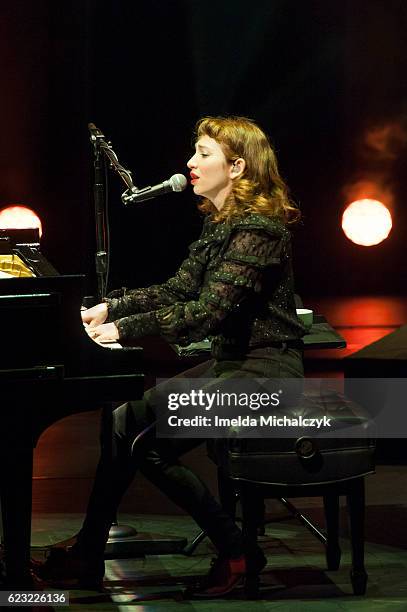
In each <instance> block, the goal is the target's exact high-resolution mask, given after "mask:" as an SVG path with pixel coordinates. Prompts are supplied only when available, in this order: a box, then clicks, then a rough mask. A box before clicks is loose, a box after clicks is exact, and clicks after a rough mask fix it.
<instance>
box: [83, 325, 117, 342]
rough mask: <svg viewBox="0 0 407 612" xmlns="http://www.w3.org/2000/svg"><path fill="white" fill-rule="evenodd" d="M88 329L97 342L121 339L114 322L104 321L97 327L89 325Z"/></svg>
mask: <svg viewBox="0 0 407 612" xmlns="http://www.w3.org/2000/svg"><path fill="white" fill-rule="evenodd" d="M86 331H87V332H88V334H89V336H90V337H91V338H92V340H95V341H96V342H114V341H116V340H118V339H119V330H118V329H117V327H116V325H115V324H114V323H103V325H98V326H97V327H90V326H89V327H88V328H87V330H86Z"/></svg>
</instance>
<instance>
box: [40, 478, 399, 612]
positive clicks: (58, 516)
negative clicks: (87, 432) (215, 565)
mask: <svg viewBox="0 0 407 612" xmlns="http://www.w3.org/2000/svg"><path fill="white" fill-rule="evenodd" d="M406 479H407V468H406V467H404V466H402V467H392V466H379V468H378V472H377V474H376V475H373V476H370V477H368V478H367V480H366V484H367V506H366V569H367V572H368V574H369V581H368V587H367V595H366V596H364V597H355V596H354V595H353V594H352V589H351V585H350V580H349V570H350V550H349V540H348V538H347V523H346V509H345V508H344V507H342V508H341V547H342V551H343V556H342V562H341V567H340V569H339V571H337V572H328V571H326V570H325V558H324V551H323V546H322V545H321V544H320V542H319V541H318V540H317V539H316V538H315V537H313V536H312V535H311V534H310V533H309V532H308V531H307V530H306V529H305V528H304V527H302V526H301V525H300V524H299V523H298V521H297V520H296V519H294V518H291V517H290V516H289V514H288V513H287V511H286V510H285V509H284V508H283V507H282V505H281V504H280V503H279V502H278V501H276V500H273V501H270V500H269V501H268V502H267V503H268V509H267V516H268V518H269V519H270V520H271V522H270V523H269V524H268V525H267V528H266V536H264V537H262V538H260V542H261V545H262V547H263V549H264V551H265V552H266V554H267V558H268V565H267V567H266V569H265V570H264V573H263V574H262V580H261V582H262V588H261V589H262V590H261V599H260V600H258V601H251V602H250V603H249V602H247V601H246V600H245V598H244V594H243V592H240V591H238V592H236V593H233V594H232V595H230V596H228V598H227V599H224V600H212V601H197V600H184V599H183V592H184V590H185V588H187V587H188V585H191V584H192V583H193V582H194V580H195V579H196V577H198V576H200V575H202V574H204V573H206V572H207V570H208V567H209V564H210V560H211V558H212V556H213V555H214V551H213V549H212V546H211V545H210V543H209V542H208V540H205V541H203V542H202V543H201V544H200V545H199V547H198V548H197V550H196V552H195V554H194V555H193V556H192V557H186V556H183V555H181V554H177V555H173V554H171V555H148V556H145V557H139V558H135V559H116V560H108V561H106V568H107V569H106V579H105V587H106V592H105V593H96V592H91V591H79V590H71V591H70V601H71V606H70V609H71V610H76V609H77V610H131V609H138V610H140V609H142V610H148V611H151V612H153V611H156V610H164V609H165V610H174V611H175V610H179V609H188V610H201V611H209V610H211V611H212V610H214V609H216V610H224V611H225V612H226V611H229V610H233V611H236V612H237V611H238V610H247V606H248V605H249V606H250V609H251V610H253V611H254V610H282V611H284V612H293V611H298V612H315V611H319V610H321V611H322V610H323V611H324V612H331V611H332V612H334V611H338V612H339V611H341V612H342V611H343V610H346V612H353V611H355V612H356V611H357V612H359V611H360V610H366V611H367V610H369V611H372V610H374V612H379V611H381V610H383V612H384V611H386V612H388V611H390V610H391V611H392V612H393V611H394V612H396V611H397V612H404V610H406V609H407V587H406V578H405V576H406V572H407V530H406V528H405V525H406V523H407V489H406V486H405V483H406ZM54 493H55V494H58V490H57V488H55V490H54ZM71 494H72V495H73V494H74V488H73V489H72V492H71ZM297 507H299V508H301V509H303V511H304V513H305V514H306V515H307V516H309V517H310V518H312V519H314V520H316V521H317V522H318V523H319V524H321V525H323V518H322V508H321V503H320V500H318V499H301V500H297ZM134 510H135V511H137V508H135V509H134ZM119 519H120V520H119V522H120V523H124V524H129V525H132V526H134V527H136V528H137V530H138V531H141V532H143V533H150V534H156V533H159V534H162V535H167V534H168V535H172V536H174V535H176V536H182V537H186V538H187V539H188V540H191V539H192V538H193V537H194V536H195V535H196V533H197V531H198V530H197V528H196V526H195V524H194V522H193V521H192V520H191V519H190V518H189V517H185V516H180V515H178V516H168V515H154V514H134V513H129V512H126V513H123V514H121V515H120V517H119ZM81 520H82V514H81V513H79V512H70V513H69V514H65V513H44V512H41V513H36V514H35V516H34V522H33V545H35V546H45V545H50V544H52V543H55V542H58V541H60V540H64V539H66V538H69V537H71V536H72V535H74V534H75V533H76V532H77V531H78V529H79V528H80V525H81ZM33 556H35V557H36V558H39V559H40V558H42V556H43V554H42V551H41V549H38V548H35V549H33Z"/></svg>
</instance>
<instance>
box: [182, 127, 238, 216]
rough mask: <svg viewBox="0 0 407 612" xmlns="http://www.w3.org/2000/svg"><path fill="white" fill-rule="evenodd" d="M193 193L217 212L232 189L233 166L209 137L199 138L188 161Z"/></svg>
mask: <svg viewBox="0 0 407 612" xmlns="http://www.w3.org/2000/svg"><path fill="white" fill-rule="evenodd" d="M187 166H188V168H189V170H190V175H191V185H193V188H194V193H195V194H196V195H199V196H203V197H205V198H208V200H210V201H211V202H212V203H213V204H214V205H215V206H216V208H217V209H218V210H220V209H221V208H222V206H223V204H224V203H225V199H226V198H227V196H228V195H229V193H230V191H231V189H232V176H233V164H232V162H228V161H227V159H226V157H225V155H224V153H223V151H222V148H221V146H220V145H219V144H218V143H217V142H216V140H214V139H213V138H210V136H201V138H200V139H199V140H198V141H197V143H196V145H195V154H194V155H193V156H192V157H191V159H190V160H189V161H188V163H187Z"/></svg>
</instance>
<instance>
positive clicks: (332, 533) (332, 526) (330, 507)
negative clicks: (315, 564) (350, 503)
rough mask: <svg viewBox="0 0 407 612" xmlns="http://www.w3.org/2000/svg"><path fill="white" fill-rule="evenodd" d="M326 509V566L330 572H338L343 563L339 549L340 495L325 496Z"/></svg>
mask: <svg viewBox="0 0 407 612" xmlns="http://www.w3.org/2000/svg"><path fill="white" fill-rule="evenodd" d="M324 509H325V522H326V534H327V544H326V551H325V555H326V564H327V567H328V569H329V570H331V571H332V570H337V569H338V568H339V564H340V562H341V549H340V547H339V495H336V494H335V493H334V494H328V495H324Z"/></svg>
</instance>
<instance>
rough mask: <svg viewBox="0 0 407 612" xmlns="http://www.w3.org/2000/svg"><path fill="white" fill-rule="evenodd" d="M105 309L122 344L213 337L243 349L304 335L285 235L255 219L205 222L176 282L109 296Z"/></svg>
mask: <svg viewBox="0 0 407 612" xmlns="http://www.w3.org/2000/svg"><path fill="white" fill-rule="evenodd" d="M106 302H107V304H108V311H109V316H108V321H114V322H115V324H116V326H117V328H118V330H119V339H120V342H121V343H122V344H126V342H131V341H133V340H135V339H137V338H139V337H141V336H148V335H160V336H163V337H164V338H165V339H166V340H168V342H171V343H176V344H180V345H187V344H189V343H191V342H197V341H199V340H203V339H204V338H206V337H213V343H215V344H216V343H218V345H219V344H222V345H238V346H239V347H240V348H243V349H246V348H255V347H260V346H267V344H269V343H274V342H278V341H286V340H296V339H298V338H300V337H301V336H303V334H304V332H305V329H304V327H303V326H302V324H301V323H300V322H299V320H298V319H297V316H296V313H295V303H294V294H293V279H292V266H291V243H290V234H289V232H288V230H287V229H286V228H285V226H284V225H283V224H282V223H281V222H280V221H279V220H278V219H271V218H269V217H265V216H262V215H258V214H252V215H248V216H247V217H245V218H243V219H239V220H235V221H232V222H229V223H216V224H215V223H213V222H211V220H210V218H208V217H207V218H206V219H205V223H204V227H203V231H202V234H201V236H200V238H199V239H198V240H197V241H196V242H194V243H192V244H191V245H190V247H189V257H188V258H187V259H185V261H184V262H183V263H182V264H181V266H180V268H179V270H178V271H177V273H176V274H175V276H173V277H172V278H170V279H169V280H167V281H166V282H165V283H163V284H161V285H153V286H151V287H147V288H144V289H132V290H129V289H122V290H119V291H114V292H112V293H111V294H109V298H107V299H106Z"/></svg>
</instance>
